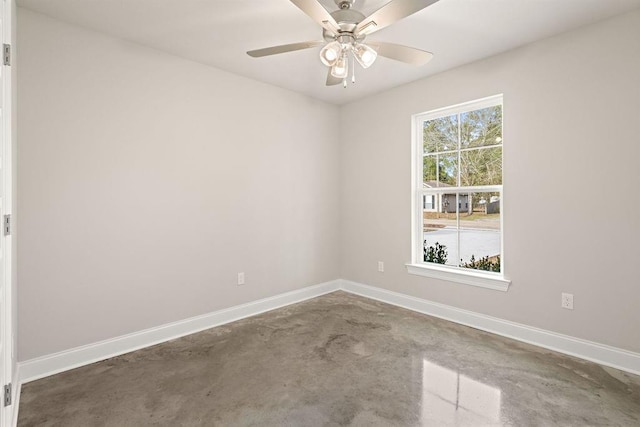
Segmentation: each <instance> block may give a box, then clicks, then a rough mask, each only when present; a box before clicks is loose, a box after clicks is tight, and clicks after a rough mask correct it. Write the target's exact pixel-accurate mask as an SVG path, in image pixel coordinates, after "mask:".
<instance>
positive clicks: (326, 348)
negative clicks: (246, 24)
mask: <svg viewBox="0 0 640 427" xmlns="http://www.w3.org/2000/svg"><path fill="white" fill-rule="evenodd" d="M18 425H19V426H54V425H55V426H147V425H163V426H165V425H166V426H203V425H204V426H210V425H219V426H239V425H241V426H246V425H256V426H258V425H259V426H267V425H269V426H274V425H277V426H283V425H286V426H317V425H327V426H338V425H359V426H416V425H431V426H443V425H470V426H478V425H482V426H486V425H513V426H553V425H558V426H586V425H590V426H591V425H594V426H605V425H606V426H638V425H640V377H638V376H634V375H629V374H625V373H623V372H620V371H617V370H614V369H609V368H603V367H601V366H599V365H596V364H594V363H590V362H586V361H583V360H579V359H575V358H572V357H569V356H564V355H561V354H558V353H554V352H552V351H548V350H544V349H540V348H537V347H534V346H530V345H527V344H522V343H519V342H516V341H512V340H509V339H506V338H502V337H499V336H496V335H492V334H489V333H485V332H481V331H478V330H475V329H472V328H468V327H464V326H460V325H457V324H455V323H451V322H447V321H443V320H439V319H435V318H432V317H429V316H425V315H421V314H418V313H414V312H411V311H408V310H404V309H400V308H397V307H393V306H390V305H387V304H383V303H379V302H376V301H373V300H369V299H366V298H362V297H358V296H354V295H350V294H347V293H344V292H335V293H332V294H329V295H325V296H322V297H319V298H315V299H313V300H309V301H306V302H302V303H300V304H295V305H292V306H289V307H285V308H282V309H278V310H275V311H271V312H269V313H266V314H262V315H259V316H255V317H251V318H248V319H244V320H241V321H238V322H234V323H232V324H228V325H225V326H221V327H217V328H213V329H210V330H207V331H204V332H201V333H197V334H194V335H190V336H187V337H184V338H181V339H177V340H174V341H171V342H168V343H164V344H160V345H156V346H154V347H150V348H146V349H143V350H139V351H135V352H133V353H129V354H126V355H123V356H119V357H114V358H112V359H109V360H105V361H103V362H99V363H94V364H92V365H89V366H85V367H82V368H78V369H74V370H72V371H68V372H64V373H61V374H58V375H55V376H52V377H48V378H45V379H42V380H39V381H34V382H31V383H28V384H25V385H24V386H23V387H22V396H21V402H20V415H19V422H18Z"/></svg>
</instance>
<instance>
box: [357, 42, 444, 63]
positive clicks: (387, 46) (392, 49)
mask: <svg viewBox="0 0 640 427" xmlns="http://www.w3.org/2000/svg"><path fill="white" fill-rule="evenodd" d="M367 44H368V45H369V46H371V47H372V48H374V49H375V50H376V51H377V52H378V55H379V56H384V57H385V58H390V59H395V60H396V61H400V62H406V63H407V64H411V65H424V64H426V63H427V62H429V61H430V60H431V58H433V53H431V52H427V51H426V50H420V49H416V48H414V47H409V46H403V45H401V44H395V43H385V42H377V41H376V42H370V41H367Z"/></svg>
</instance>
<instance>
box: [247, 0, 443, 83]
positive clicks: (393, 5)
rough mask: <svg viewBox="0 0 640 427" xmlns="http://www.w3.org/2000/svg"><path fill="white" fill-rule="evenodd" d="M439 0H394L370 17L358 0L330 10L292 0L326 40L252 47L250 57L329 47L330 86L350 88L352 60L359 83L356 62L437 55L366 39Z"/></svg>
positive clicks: (420, 61)
mask: <svg viewBox="0 0 640 427" xmlns="http://www.w3.org/2000/svg"><path fill="white" fill-rule="evenodd" d="M437 1H438V0H391V1H390V2H389V3H387V4H385V5H384V6H382V7H381V8H380V9H378V10H376V11H375V12H373V13H372V14H371V15H369V16H364V15H363V14H362V13H361V12H359V11H357V10H355V9H353V4H354V2H355V0H334V2H335V3H336V4H337V5H338V7H339V9H338V10H336V11H334V12H331V13H329V12H328V11H327V10H326V9H325V8H324V7H323V6H322V5H321V4H320V3H319V2H318V1H317V0H291V2H292V3H293V4H295V5H296V6H297V7H298V8H299V9H300V10H302V11H303V12H304V13H306V14H307V15H309V16H310V17H311V18H312V19H313V20H314V21H316V22H317V23H318V24H320V26H322V28H323V30H322V37H323V40H314V41H307V42H300V43H292V44H285V45H281V46H273V47H267V48H264V49H257V50H251V51H249V52H247V54H248V55H249V56H252V57H254V58H258V57H261V56H269V55H276V54H279V53H285V52H292V51H296V50H302V49H309V48H312V47H316V46H320V45H322V44H325V43H326V44H325V46H324V47H323V48H322V50H320V60H321V61H322V63H323V64H324V65H326V66H327V67H328V68H329V69H328V72H327V86H333V85H337V84H340V83H341V82H342V84H343V86H344V87H347V77H348V75H349V59H350V58H351V62H352V70H353V71H352V82H354V83H355V62H356V61H357V62H358V63H359V64H360V65H361V66H362V67H363V68H369V67H370V66H371V65H372V64H373V63H374V61H375V60H376V58H377V57H378V55H380V56H384V57H387V58H391V59H395V60H396V61H401V62H405V63H408V64H412V65H424V64H426V63H427V62H428V61H429V60H430V59H431V58H432V57H433V54H432V53H430V52H427V51H424V50H420V49H416V48H413V47H408V46H403V45H399V44H394V43H385V42H379V41H370V42H367V43H365V38H366V37H367V36H368V35H370V34H373V33H374V32H376V31H378V30H381V29H383V28H385V27H387V26H389V25H391V24H393V23H394V22H396V21H399V20H400V19H402V18H405V17H407V16H409V15H412V14H414V13H416V12H418V11H420V10H422V9H424V8H425V7H427V6H429V5H431V4H433V3H435V2H437Z"/></svg>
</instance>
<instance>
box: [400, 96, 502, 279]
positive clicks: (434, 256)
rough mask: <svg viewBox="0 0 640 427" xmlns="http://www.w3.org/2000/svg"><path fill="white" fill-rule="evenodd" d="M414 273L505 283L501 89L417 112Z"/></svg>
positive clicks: (414, 155) (415, 127) (415, 137)
mask: <svg viewBox="0 0 640 427" xmlns="http://www.w3.org/2000/svg"><path fill="white" fill-rule="evenodd" d="M413 135H414V136H413V139H414V141H413V145H414V151H413V158H414V165H415V166H414V207H415V209H414V213H413V216H414V218H413V239H412V240H413V251H412V252H413V260H412V263H411V264H409V265H408V269H409V272H411V273H414V274H419V275H424V276H429V277H437V278H442V279H446V280H452V281H456V282H461V283H466V284H472V285H479V286H484V287H489V288H493V289H499V290H506V289H507V287H508V285H509V281H508V280H506V279H505V278H504V256H503V250H502V246H503V245H502V206H503V203H504V197H503V193H502V184H503V183H502V147H503V140H502V96H501V95H500V96H494V97H490V98H485V99H482V100H478V101H473V102H469V103H465V104H461V105H456V106H453V107H448V108H443V109H439V110H436V111H431V112H427V113H423V114H418V115H416V116H414V133H413Z"/></svg>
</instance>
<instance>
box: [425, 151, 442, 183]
mask: <svg viewBox="0 0 640 427" xmlns="http://www.w3.org/2000/svg"><path fill="white" fill-rule="evenodd" d="M436 165H437V159H436V156H434V155H432V156H424V157H423V158H422V183H423V186H424V187H425V188H434V187H437V186H438V177H437V167H436Z"/></svg>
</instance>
